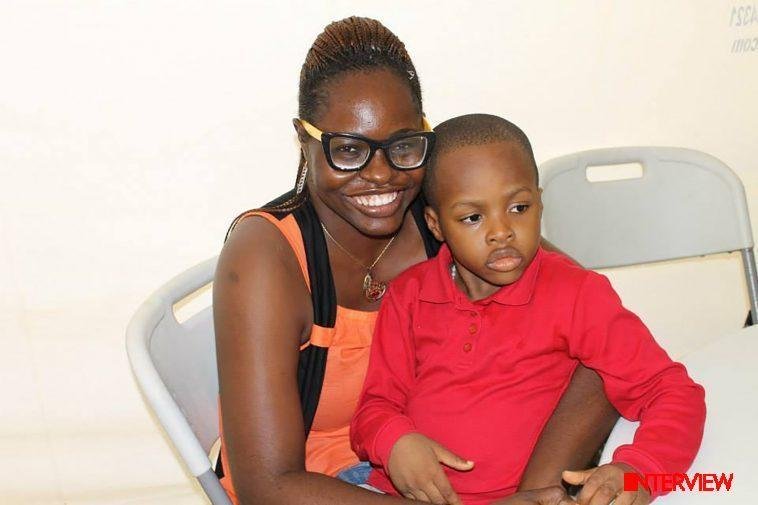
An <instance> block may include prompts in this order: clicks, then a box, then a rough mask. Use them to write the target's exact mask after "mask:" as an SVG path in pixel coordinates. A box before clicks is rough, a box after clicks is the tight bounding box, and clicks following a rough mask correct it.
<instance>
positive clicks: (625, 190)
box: [540, 147, 753, 268]
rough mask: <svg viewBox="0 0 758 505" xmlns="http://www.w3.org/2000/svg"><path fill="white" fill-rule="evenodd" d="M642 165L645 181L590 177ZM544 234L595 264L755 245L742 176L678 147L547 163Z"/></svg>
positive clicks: (594, 153) (596, 153)
mask: <svg viewBox="0 0 758 505" xmlns="http://www.w3.org/2000/svg"><path fill="white" fill-rule="evenodd" d="M626 163H639V164H640V165H641V166H642V176H641V177H638V178H631V179H623V180H612V181H604V182H590V180H589V179H588V178H587V169H588V167H593V166H603V165H618V164H626ZM540 177H541V182H542V186H543V202H544V204H545V211H544V214H543V234H544V236H545V238H547V239H548V240H550V241H551V242H553V243H554V244H556V245H557V246H558V247H560V248H561V249H563V250H564V251H565V252H566V253H568V254H569V255H570V256H572V257H573V258H575V259H576V260H577V261H578V262H579V263H581V264H583V265H585V266H587V267H589V268H604V267H616V266H623V265H630V264H637V263H650V262H655V261H664V260H670V259H677V258H686V257H691V256H700V255H706V254H712V253H719V252H731V251H737V250H744V249H749V248H752V247H753V236H752V231H751V228H750V219H749V215H748V210H747V203H746V200H745V191H744V189H743V187H742V183H741V182H740V180H739V178H738V177H737V176H736V175H735V174H734V173H733V172H732V171H731V170H730V169H729V167H727V166H726V165H724V164H723V163H722V162H721V161H719V160H717V159H716V158H714V157H712V156H709V155H707V154H705V153H701V152H699V151H693V150H691V149H681V148H672V147H621V148H610V149H596V150H591V151H583V152H578V153H575V154H570V155H568V156H562V157H560V158H555V159H552V160H550V161H547V162H545V163H543V164H542V165H541V166H540Z"/></svg>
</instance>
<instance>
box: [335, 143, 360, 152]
mask: <svg viewBox="0 0 758 505" xmlns="http://www.w3.org/2000/svg"><path fill="white" fill-rule="evenodd" d="M337 151H338V152H340V153H345V154H348V153H355V152H357V151H358V148H357V147H355V146H351V145H350V144H345V145H341V146H339V147H338V148H337Z"/></svg>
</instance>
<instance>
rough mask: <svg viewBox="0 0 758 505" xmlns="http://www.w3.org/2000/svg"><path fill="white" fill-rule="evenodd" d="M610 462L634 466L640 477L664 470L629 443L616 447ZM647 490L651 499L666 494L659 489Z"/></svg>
mask: <svg viewBox="0 0 758 505" xmlns="http://www.w3.org/2000/svg"><path fill="white" fill-rule="evenodd" d="M611 463H626V464H627V465H629V466H631V467H632V468H634V469H635V470H636V471H637V473H638V474H640V475H641V476H642V477H645V475H647V474H656V473H657V474H660V473H664V470H663V469H662V468H661V466H660V465H659V464H658V462H657V461H655V460H654V459H653V458H651V457H650V456H648V455H647V454H645V453H644V452H641V451H639V450H637V449H635V448H634V447H633V446H631V445H622V446H620V447H619V448H618V449H616V451H615V452H614V453H613V460H612V461H611ZM648 491H650V497H651V498H652V499H655V498H657V497H659V496H662V495H664V494H666V493H665V492H661V490H660V489H648Z"/></svg>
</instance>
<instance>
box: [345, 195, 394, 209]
mask: <svg viewBox="0 0 758 505" xmlns="http://www.w3.org/2000/svg"><path fill="white" fill-rule="evenodd" d="M398 193H399V192H398V191H393V192H392V193H382V194H379V195H363V196H354V197H353V198H355V201H356V202H358V204H360V205H363V206H364V207H381V206H382V205H387V204H390V203H392V202H394V201H395V199H396V198H397V195H398Z"/></svg>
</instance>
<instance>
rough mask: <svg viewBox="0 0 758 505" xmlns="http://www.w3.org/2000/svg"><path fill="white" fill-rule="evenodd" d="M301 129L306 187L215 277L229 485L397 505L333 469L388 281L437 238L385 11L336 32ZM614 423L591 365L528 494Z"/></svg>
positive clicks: (543, 449) (580, 460)
mask: <svg viewBox="0 0 758 505" xmlns="http://www.w3.org/2000/svg"><path fill="white" fill-rule="evenodd" d="M294 123H295V129H296V131H297V135H298V138H299V141H300V145H301V150H302V153H301V161H300V168H299V170H298V176H297V182H296V187H295V189H294V190H293V191H291V192H290V193H288V194H286V195H284V196H283V197H281V198H279V199H278V200H276V201H274V202H272V203H271V204H269V205H268V206H266V207H265V208H264V209H263V211H262V212H248V213H245V214H243V215H242V216H240V217H238V218H237V219H236V220H235V222H234V223H233V225H232V228H231V229H230V233H229V236H228V239H227V241H226V244H225V245H224V249H223V251H222V253H221V256H220V259H219V265H218V269H217V272H216V280H215V284H214V315H215V326H216V347H217V353H218V365H219V385H220V387H219V389H220V403H221V413H222V426H223V434H224V436H223V458H222V460H223V465H222V466H223V468H224V469H225V470H226V473H227V476H226V477H225V479H224V481H223V482H224V484H225V486H226V487H227V489H228V490H229V491H230V494H232V486H231V485H230V483H229V480H230V479H229V474H231V475H233V482H232V484H233V492H235V493H236V497H235V499H236V500H238V502H239V503H245V504H247V503H267V504H277V503H281V504H288V505H289V504H298V503H303V504H306V503H307V504H321V503H324V504H327V503H328V504H329V505H339V504H366V505H370V504H374V503H376V504H380V503H388V504H389V503H398V502H399V500H398V499H397V498H392V497H389V496H383V495H379V494H374V493H371V492H368V491H366V490H363V489H360V488H359V487H356V486H351V485H349V484H346V483H344V482H340V480H338V479H334V478H332V477H331V476H336V475H338V474H339V473H340V472H341V471H343V470H345V469H348V468H350V467H352V466H353V465H355V464H356V463H357V459H356V457H355V455H354V454H353V453H352V451H351V450H350V446H349V439H348V427H349V424H350V418H351V416H352V413H353V410H354V408H355V404H356V402H357V398H358V394H359V393H360V389H361V385H362V382H363V376H364V374H365V369H366V365H367V360H368V349H369V345H370V341H371V334H372V330H373V325H374V320H375V316H376V311H377V309H378V307H379V303H380V300H381V296H382V294H383V293H384V289H385V287H386V282H387V281H389V280H390V279H392V278H394V277H395V276H396V275H397V274H399V273H400V272H402V271H403V270H405V269H406V268H408V267H410V266H411V265H413V264H415V263H417V262H419V261H422V260H425V259H426V258H427V257H429V256H431V255H433V254H435V253H436V247H437V244H436V243H435V242H434V241H433V238H432V237H431V235H430V234H429V232H428V231H427V230H426V228H425V225H424V224H423V218H422V216H421V209H422V207H423V203H422V202H421V201H420V200H419V199H418V198H417V196H418V194H419V190H420V187H421V181H422V178H423V175H424V169H423V164H424V162H425V161H426V157H427V156H428V153H429V152H430V150H431V149H432V148H433V134H431V133H429V131H428V130H429V128H428V127H427V125H426V122H425V120H424V117H423V109H422V101H421V89H420V85H419V81H418V76H417V75H416V70H415V68H414V66H413V63H412V62H411V60H410V58H409V56H408V54H407V53H406V51H405V47H404V46H403V44H402V42H401V41H400V40H398V39H397V37H396V36H395V35H394V34H392V33H391V32H390V31H389V30H387V29H386V28H385V27H384V26H382V25H381V24H380V23H379V22H377V21H374V20H371V19H364V18H355V17H353V18H348V19H345V20H342V21H339V22H335V23H332V24H331V25H329V26H327V27H326V29H325V30H324V32H323V33H322V34H321V35H319V36H318V38H317V39H316V41H315V42H314V44H313V46H312V47H311V49H310V51H309V52H308V55H307V57H306V61H305V63H304V65H303V68H302V71H301V75H300V93H299V119H296V120H295V121H294ZM335 132H341V133H344V132H347V133H348V134H346V135H341V134H336V135H335ZM316 407H318V409H316ZM614 421H615V413H614V412H613V410H612V409H611V407H610V406H609V404H608V403H607V401H606V400H605V398H604V396H603V394H602V389H601V386H600V382H599V380H598V379H597V376H596V375H594V373H593V372H589V371H586V370H582V371H580V372H577V374H576V376H575V377H574V379H573V380H572V384H571V386H570V387H569V390H568V391H567V393H566V395H565V396H564V399H563V400H562V402H561V404H560V405H559V407H558V409H557V411H556V413H555V414H554V415H553V418H552V419H551V421H550V422H549V423H548V425H547V427H546V428H545V430H544V432H543V434H542V436H541V438H540V442H539V444H538V446H537V448H536V450H535V454H534V455H533V457H532V460H531V461H530V464H529V466H528V467H527V469H526V471H525V474H524V479H523V481H522V488H523V489H534V488H539V487H545V486H550V485H555V484H558V483H560V472H561V470H564V469H567V468H579V467H580V466H582V465H586V463H587V462H588V461H589V459H590V458H591V456H592V454H593V453H594V452H595V449H596V448H597V447H598V446H599V445H600V443H601V441H602V439H603V438H604V436H605V435H607V433H608V431H609V430H610V427H611V426H612V424H613V422H614ZM464 456H465V455H464ZM550 493H553V495H551V494H550ZM559 494H561V493H558V492H557V490H556V489H552V490H547V491H545V492H544V493H542V494H540V493H537V494H536V495H535V494H528V493H519V494H517V495H515V496H512V497H510V498H509V499H508V501H503V502H502V503H504V504H505V503H512V504H517V503H537V502H536V501H530V500H534V499H539V500H544V503H548V501H547V500H549V499H557V498H555V497H556V496H558V495H559ZM535 496H536V497H537V498H534V497H535ZM448 502H449V503H457V501H456V498H450V499H449V500H448ZM542 502H543V501H540V502H539V503H542ZM550 503H553V502H550ZM555 503H558V502H557V501H555Z"/></svg>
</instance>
